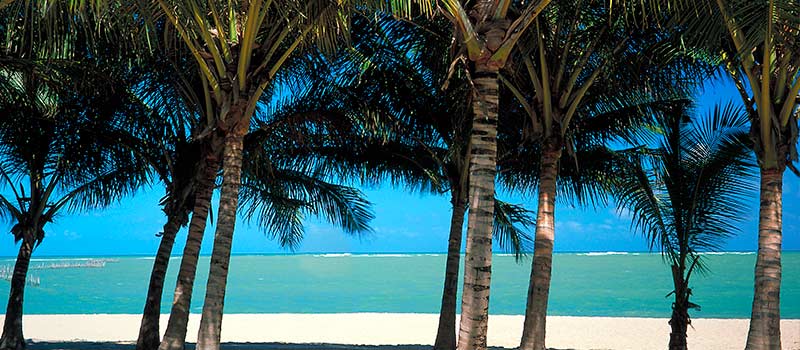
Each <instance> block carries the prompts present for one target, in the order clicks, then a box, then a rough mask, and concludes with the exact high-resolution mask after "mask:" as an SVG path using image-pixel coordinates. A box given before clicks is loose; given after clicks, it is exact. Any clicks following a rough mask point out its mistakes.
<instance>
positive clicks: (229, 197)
mask: <svg viewBox="0 0 800 350" xmlns="http://www.w3.org/2000/svg"><path fill="white" fill-rule="evenodd" d="M248 119H249V118H248ZM246 124H249V120H248V121H247V123H246ZM246 124H245V125H246ZM238 129H239V128H236V130H234V131H232V132H230V133H229V134H228V135H227V136H226V137H225V153H224V157H223V163H222V166H223V170H222V174H223V181H222V192H221V193H220V198H219V219H218V221H217V230H216V232H215V233H214V248H213V250H212V252H211V268H210V269H209V272H208V284H207V285H206V298H205V301H204V303H203V314H202V317H201V318H200V331H199V333H198V335H197V349H198V350H218V349H219V342H220V332H221V331H222V312H223V307H224V304H225V288H226V287H227V283H228V265H229V264H230V260H231V243H232V241H233V230H234V227H235V225H236V211H237V208H238V203H239V186H240V185H241V177H242V145H243V143H244V135H245V133H246V132H247V130H243V131H242V130H238Z"/></svg>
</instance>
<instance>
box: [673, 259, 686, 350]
mask: <svg viewBox="0 0 800 350" xmlns="http://www.w3.org/2000/svg"><path fill="white" fill-rule="evenodd" d="M683 275H684V271H683V270H681V268H679V267H678V266H677V265H672V284H673V287H674V288H675V290H674V293H675V302H674V303H673V304H672V317H671V318H670V320H669V325H670V328H671V330H672V331H671V332H670V333H669V349H670V350H687V349H688V347H687V345H686V330H687V329H688V327H689V293H687V290H686V288H687V283H688V281H685V280H684V279H683Z"/></svg>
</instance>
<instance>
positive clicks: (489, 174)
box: [458, 62, 499, 350]
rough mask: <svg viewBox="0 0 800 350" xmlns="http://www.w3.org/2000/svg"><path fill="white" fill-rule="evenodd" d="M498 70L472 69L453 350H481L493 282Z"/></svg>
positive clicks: (483, 344)
mask: <svg viewBox="0 0 800 350" xmlns="http://www.w3.org/2000/svg"><path fill="white" fill-rule="evenodd" d="M497 73H498V69H497V68H493V67H488V66H486V64H485V63H481V62H476V63H475V74H473V82H474V84H475V90H476V96H475V98H474V100H473V102H472V111H473V119H472V134H471V135H470V144H471V145H472V148H471V156H470V161H469V217H468V224H467V250H466V254H465V262H464V289H463V292H462V294H461V323H460V325H459V333H458V349H460V350H485V349H486V334H487V330H488V322H489V285H490V282H491V276H492V225H493V222H494V178H495V173H496V172H497V169H496V167H497V159H496V157H497V104H498V97H499V90H498V77H497Z"/></svg>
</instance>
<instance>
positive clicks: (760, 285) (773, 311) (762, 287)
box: [747, 169, 783, 350]
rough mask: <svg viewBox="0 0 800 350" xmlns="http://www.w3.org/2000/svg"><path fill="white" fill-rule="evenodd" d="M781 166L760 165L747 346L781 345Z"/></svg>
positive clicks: (754, 349)
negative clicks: (752, 292) (755, 253)
mask: <svg viewBox="0 0 800 350" xmlns="http://www.w3.org/2000/svg"><path fill="white" fill-rule="evenodd" d="M782 196H783V169H761V207H760V210H759V219H758V256H757V257H756V269H755V290H754V295H753V311H752V314H751V316H750V331H749V332H748V334H747V349H749V350H762V349H780V348H781V323H780V322H781V313H780V293H781V230H782V227H783V224H782V211H783V199H782Z"/></svg>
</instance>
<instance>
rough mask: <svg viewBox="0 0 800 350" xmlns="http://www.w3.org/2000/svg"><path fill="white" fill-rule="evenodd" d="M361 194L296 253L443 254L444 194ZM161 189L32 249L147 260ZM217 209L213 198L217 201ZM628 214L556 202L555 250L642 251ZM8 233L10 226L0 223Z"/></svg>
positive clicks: (789, 188) (794, 219)
mask: <svg viewBox="0 0 800 350" xmlns="http://www.w3.org/2000/svg"><path fill="white" fill-rule="evenodd" d="M698 101H699V107H698V109H699V111H700V112H703V111H707V110H709V108H711V107H712V106H713V105H714V104H716V103H727V102H728V101H734V102H735V103H739V101H740V100H739V96H738V94H737V93H736V91H735V88H734V87H733V86H732V85H731V84H729V83H727V82H725V81H718V82H714V83H711V84H708V85H707V86H706V87H705V89H704V91H702V92H701V93H700V95H699V99H698ZM364 192H365V194H366V195H367V197H368V198H369V200H370V201H372V202H373V204H374V207H373V208H374V211H375V214H376V219H375V220H374V221H373V222H372V227H373V228H374V232H373V233H371V234H368V235H366V236H364V237H350V236H346V235H345V234H343V233H342V232H341V231H340V230H339V229H337V228H335V227H333V226H331V225H328V224H326V223H324V222H322V221H320V220H317V219H315V218H313V217H311V218H309V219H308V220H307V222H306V237H305V240H304V242H303V243H302V245H301V246H300V248H299V249H298V250H297V252H300V253H304V252H353V253H366V252H443V251H445V250H446V249H447V235H448V229H449V222H450V213H451V210H450V209H451V208H450V203H449V201H448V198H447V197H446V196H432V195H423V194H418V193H407V192H404V191H403V190H402V189H392V188H390V187H385V188H368V189H364ZM162 195H163V190H162V189H160V188H159V187H157V186H156V187H153V188H150V189H147V190H143V191H141V192H140V193H139V194H137V195H136V196H135V197H132V198H129V199H126V200H123V201H122V202H120V203H117V204H115V205H113V206H111V207H109V208H107V209H104V210H96V211H92V212H87V213H81V214H72V215H62V216H61V217H58V218H57V219H56V221H55V222H54V223H52V224H49V225H48V226H46V227H45V232H46V236H45V240H44V242H43V243H42V245H41V246H40V247H39V248H38V249H37V250H36V252H35V254H36V255H39V256H45V255H49V256H60V255H131V254H141V255H152V254H154V253H155V251H156V249H157V247H158V243H159V239H158V238H157V237H156V236H155V234H156V233H157V232H159V231H160V230H161V226H162V225H163V222H164V215H163V213H162V212H161V208H160V207H159V206H158V201H159V199H160V198H161V196H162ZM752 195H753V199H752V203H753V206H752V209H751V210H750V213H749V214H748V215H747V217H745V218H744V220H743V222H742V225H741V228H742V232H741V233H740V234H739V235H737V236H736V237H734V238H732V239H730V240H729V241H728V242H727V244H726V245H725V249H726V250H729V251H752V250H755V249H756V246H757V241H756V239H757V218H758V211H757V210H758V208H757V204H758V194H757V192H755V191H754V192H753V194H752ZM504 199H506V200H507V201H509V202H512V203H517V204H523V205H525V206H526V207H527V208H529V209H531V210H535V209H536V205H535V198H534V197H523V196H518V195H517V196H514V195H512V196H505V198H504ZM214 203H215V205H216V197H215V199H214ZM798 209H800V181H798V179H797V178H796V177H795V176H794V175H793V174H791V173H790V172H788V171H787V172H786V175H785V184H784V218H783V228H784V249H786V250H800V234H798V232H800V210H798ZM629 219H630V216H629V215H626V214H625V213H624V212H623V213H622V214H621V215H619V213H618V211H617V210H616V208H615V207H614V206H613V204H611V205H610V206H608V207H600V208H596V209H582V208H572V207H569V206H565V205H559V206H558V207H557V210H556V243H555V249H556V251H561V252H566V251H645V250H647V245H646V244H645V241H644V239H643V238H642V237H641V236H639V235H637V234H635V233H633V232H632V231H631V230H630V220H629ZM2 226H4V227H5V229H6V230H7V229H8V228H10V225H7V223H3V225H2ZM185 237H186V230H185V229H184V230H183V231H181V233H180V235H179V237H178V238H177V240H176V245H175V250H174V253H175V254H180V252H181V251H182V249H183V243H182V242H184V241H185ZM6 238H7V239H6V241H5V243H2V244H0V256H15V255H16V253H17V247H16V246H15V245H14V243H13V239H12V237H11V235H7V236H6ZM212 239H213V226H211V225H209V227H208V229H207V232H206V239H205V240H204V242H203V247H202V250H201V253H203V254H209V253H210V252H211V247H212V242H211V241H212ZM233 250H234V252H235V253H240V254H243V253H284V252H286V250H283V249H281V248H280V247H279V246H278V244H277V243H275V242H274V241H271V240H269V239H268V238H267V237H266V236H265V235H264V233H263V232H262V231H261V230H260V229H259V228H258V227H256V226H255V225H249V224H247V223H245V222H244V221H242V220H240V221H239V223H238V224H237V227H236V232H235V234H234V242H233Z"/></svg>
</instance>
